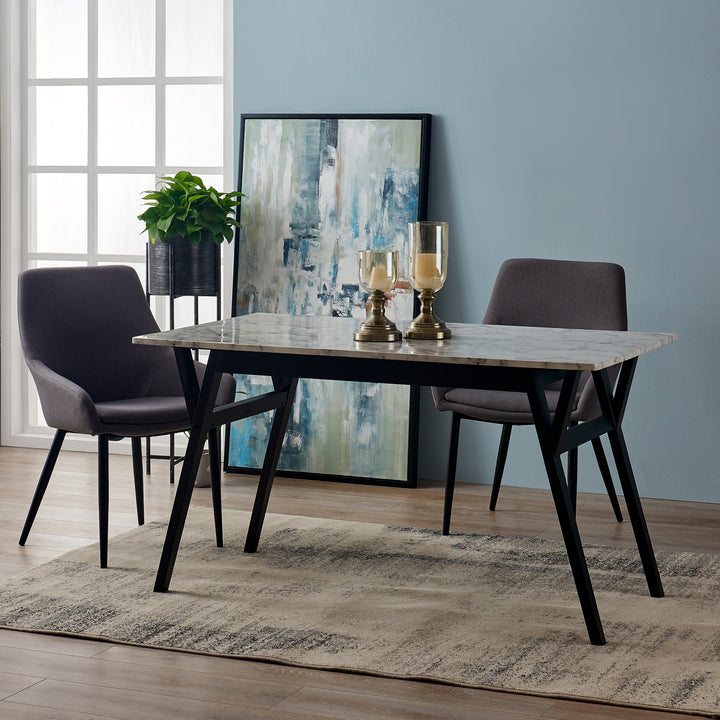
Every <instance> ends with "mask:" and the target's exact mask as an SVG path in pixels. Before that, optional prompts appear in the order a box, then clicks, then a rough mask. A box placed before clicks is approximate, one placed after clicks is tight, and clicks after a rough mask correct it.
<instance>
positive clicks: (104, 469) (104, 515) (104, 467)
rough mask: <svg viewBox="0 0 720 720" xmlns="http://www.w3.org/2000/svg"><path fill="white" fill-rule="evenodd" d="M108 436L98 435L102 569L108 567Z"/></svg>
mask: <svg viewBox="0 0 720 720" xmlns="http://www.w3.org/2000/svg"><path fill="white" fill-rule="evenodd" d="M108 455H109V452H108V436H107V435H98V517H99V525H100V567H101V568H106V567H107V555H108V505H109V482H108V476H109V469H108Z"/></svg>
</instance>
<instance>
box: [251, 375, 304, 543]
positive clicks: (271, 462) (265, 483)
mask: <svg viewBox="0 0 720 720" xmlns="http://www.w3.org/2000/svg"><path fill="white" fill-rule="evenodd" d="M272 380H273V386H274V387H275V390H281V391H284V392H286V393H287V395H286V398H285V403H284V405H282V406H281V407H279V408H277V410H275V415H274V417H273V421H272V426H271V428H270V437H269V438H268V444H267V449H266V450H265V460H264V461H263V466H262V470H261V471H260V480H259V481H258V488H257V493H256V494H255V504H254V505H253V510H252V515H251V516H250V525H249V527H248V533H247V537H246V539H245V552H246V553H254V552H256V550H257V547H258V543H259V542H260V533H261V532H262V526H263V521H264V520H265V511H266V510H267V505H268V500H269V499H270V491H271V490H272V485H273V480H274V479H275V470H276V469H277V464H278V460H279V459H280V451H281V450H282V443H283V438H284V437H285V430H286V429H287V424H288V420H289V419H290V413H291V412H292V405H293V400H294V398H295V389H296V388H297V383H298V379H297V378H282V377H273V379H272Z"/></svg>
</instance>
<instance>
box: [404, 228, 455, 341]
mask: <svg viewBox="0 0 720 720" xmlns="http://www.w3.org/2000/svg"><path fill="white" fill-rule="evenodd" d="M408 237H409V241H410V242H409V245H410V281H411V282H412V285H413V287H414V288H415V289H416V290H417V291H418V293H419V299H420V314H419V315H418V316H417V317H416V318H415V319H414V320H413V321H412V322H411V323H410V325H409V326H408V327H407V329H406V330H405V337H406V338H409V339H410V340H445V339H446V338H449V337H450V336H451V335H452V333H451V331H450V328H448V327H447V325H445V323H444V322H443V321H442V320H440V319H439V318H438V317H436V316H435V314H434V313H433V304H434V302H435V293H436V292H437V291H438V290H440V288H441V287H442V286H443V285H444V284H445V278H446V277H447V243H448V224H447V223H446V222H430V221H423V222H411V223H408Z"/></svg>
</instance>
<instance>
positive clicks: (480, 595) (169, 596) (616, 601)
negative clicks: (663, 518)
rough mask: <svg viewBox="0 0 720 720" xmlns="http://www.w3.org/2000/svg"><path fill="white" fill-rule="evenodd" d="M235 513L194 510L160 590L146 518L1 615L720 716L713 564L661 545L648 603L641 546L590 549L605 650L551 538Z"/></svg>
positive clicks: (61, 629)
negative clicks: (102, 552) (104, 555)
mask: <svg viewBox="0 0 720 720" xmlns="http://www.w3.org/2000/svg"><path fill="white" fill-rule="evenodd" d="M248 517H249V516H248V514H247V513H242V512H237V511H229V510H226V511H225V513H224V518H225V547H224V548H222V549H218V548H216V547H215V546H214V542H213V529H212V518H211V514H210V511H209V510H206V509H204V508H199V507H192V508H191V509H190V513H189V516H188V524H187V527H186V530H185V534H184V536H183V541H182V543H181V546H180V552H179V554H178V560H177V565H176V568H175V574H174V576H173V580H172V584H171V588H170V592H169V593H165V594H162V593H154V592H153V591H152V588H153V583H154V577H155V571H156V568H157V562H158V559H159V557H160V549H161V547H162V543H163V540H164V536H165V525H164V524H161V523H150V524H148V525H147V526H145V527H143V528H139V529H137V530H133V531H131V532H129V533H126V534H124V535H121V536H118V537H115V538H112V539H111V541H110V553H109V563H110V567H109V568H107V569H106V570H101V569H100V568H99V567H98V552H97V547H96V546H92V547H88V548H83V549H80V550H75V551H73V552H70V553H68V554H66V555H64V556H62V557H61V558H59V559H57V560H53V561H51V562H49V563H47V564H45V565H43V566H41V567H38V568H35V569H33V570H31V571H29V572H27V573H25V574H23V575H21V576H18V577H15V578H12V579H10V580H9V581H8V582H6V583H5V586H4V587H3V588H2V589H1V590H0V625H2V626H4V627H6V628H13V629H27V630H35V631H40V632H52V633H63V634H69V635H74V636H78V637H88V638H95V639H98V638H99V639H108V640H111V641H113V642H120V643H132V644H137V645H146V646H151V647H160V648H174V649H184V650H190V651H196V652H202V653H211V654H221V655H231V656H238V657H243V658H262V659H268V660H273V661H278V662H283V663H290V664H296V665H301V666H305V667H313V668H324V669H342V670H351V671H356V672H364V673H371V674H378V675H384V676H389V677H400V678H413V679H431V680H436V681H442V682H448V683H454V684H459V685H465V686H471V687H479V688H488V689H504V690H514V691H519V692H523V693H532V694H540V695H548V696H553V697H566V698H576V699H589V700H597V701H602V702H609V703H616V704H621V705H630V706H646V707H653V708H665V709H672V710H675V711H691V712H697V713H705V714H720V699H719V698H720V562H719V561H718V557H716V556H712V555H697V554H691V553H658V561H659V564H660V571H661V575H662V578H663V582H664V584H665V590H666V593H667V596H666V597H665V598H662V599H657V598H651V597H650V596H649V595H648V593H647V586H646V583H645V579H644V576H643V575H642V572H641V568H640V563H639V559H638V557H637V553H636V551H635V550H626V549H617V548H607V547H591V548H587V557H588V563H589V566H590V572H591V576H592V579H593V584H594V587H595V591H596V595H597V599H598V605H599V609H600V614H601V617H602V618H603V624H604V627H605V633H606V636H607V638H608V643H607V645H605V646H603V647H594V646H592V645H590V644H589V642H588V639H587V634H586V631H585V626H584V624H583V620H582V616H581V613H580V608H579V605H578V600H577V596H576V594H575V589H574V585H573V581H572V577H571V575H570V571H569V567H568V563H567V558H566V555H565V550H564V548H563V547H562V545H560V544H558V543H557V542H554V541H549V540H538V539H526V538H507V537H491V536H483V535H451V536H449V537H442V536H441V535H440V534H439V533H438V532H436V531H430V530H418V529H411V528H402V527H392V526H383V525H375V524H369V523H356V522H344V521H336V520H318V519H314V518H302V517H294V516H292V517H290V516H284V515H268V517H267V520H266V522H265V528H264V531H263V536H262V538H261V541H260V548H259V552H258V553H256V554H252V555H247V554H245V553H243V552H242V547H243V543H244V536H245V531H246V528H247V523H248Z"/></svg>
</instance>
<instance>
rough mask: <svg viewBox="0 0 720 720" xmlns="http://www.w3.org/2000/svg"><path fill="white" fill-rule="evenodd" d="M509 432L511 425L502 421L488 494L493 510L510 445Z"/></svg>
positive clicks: (510, 431)
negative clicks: (490, 488)
mask: <svg viewBox="0 0 720 720" xmlns="http://www.w3.org/2000/svg"><path fill="white" fill-rule="evenodd" d="M510 433H512V425H511V424H510V423H504V424H503V427H502V433H501V434H500V447H499V448H498V454H497V460H496V461H495V475H494V476H493V486H492V493H491V494H490V509H491V510H494V509H495V506H496V505H497V499H498V493H499V492H500V483H502V476H503V472H504V471H505V461H506V460H507V454H508V448H509V447H510Z"/></svg>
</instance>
